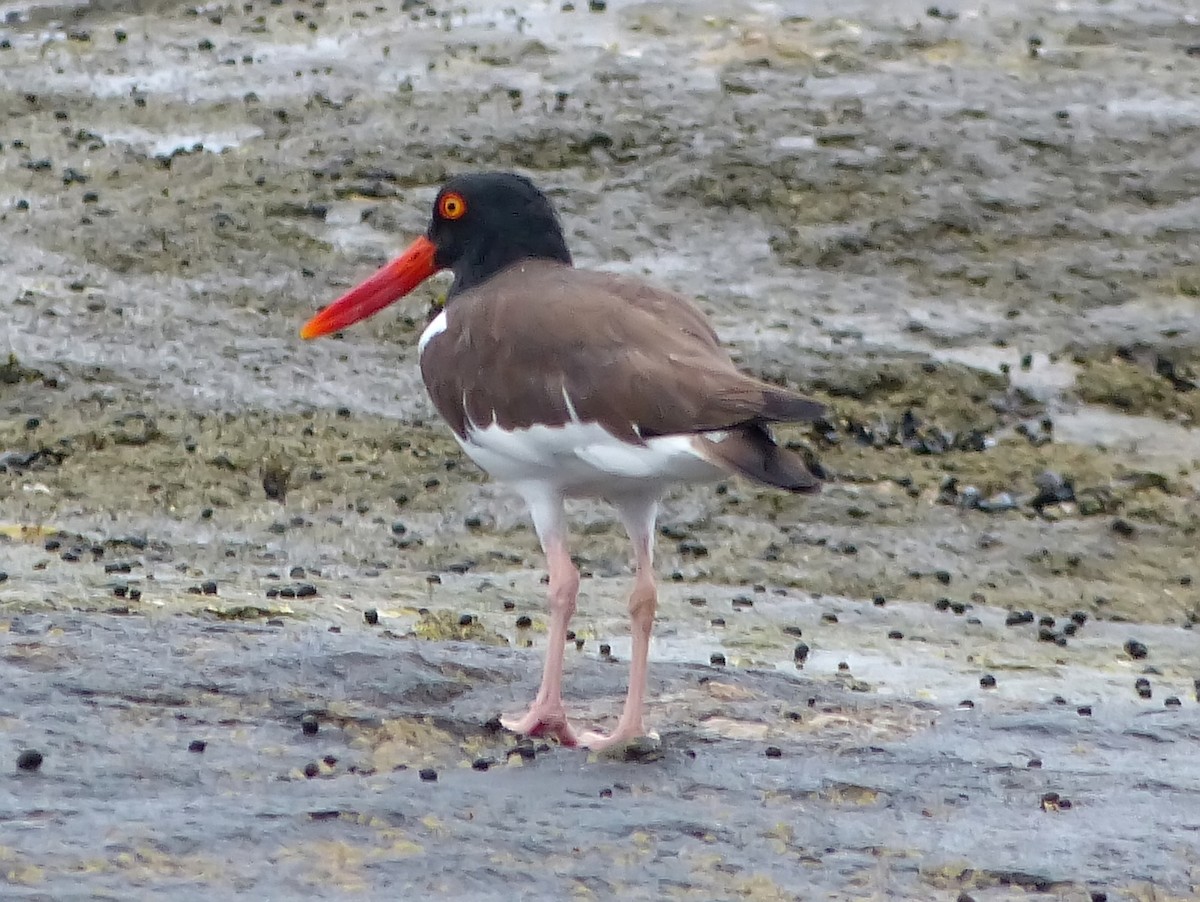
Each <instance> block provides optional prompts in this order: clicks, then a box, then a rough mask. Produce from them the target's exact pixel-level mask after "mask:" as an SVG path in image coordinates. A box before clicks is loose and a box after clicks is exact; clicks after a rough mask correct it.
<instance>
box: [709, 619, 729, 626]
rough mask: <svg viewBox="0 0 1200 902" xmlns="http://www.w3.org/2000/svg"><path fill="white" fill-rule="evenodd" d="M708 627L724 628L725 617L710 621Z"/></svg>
mask: <svg viewBox="0 0 1200 902" xmlns="http://www.w3.org/2000/svg"><path fill="white" fill-rule="evenodd" d="M708 625H709V626H724V625H725V618H724V617H714V618H713V619H712V620H710V621H708Z"/></svg>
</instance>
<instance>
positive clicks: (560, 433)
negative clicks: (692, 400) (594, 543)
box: [459, 423, 727, 497]
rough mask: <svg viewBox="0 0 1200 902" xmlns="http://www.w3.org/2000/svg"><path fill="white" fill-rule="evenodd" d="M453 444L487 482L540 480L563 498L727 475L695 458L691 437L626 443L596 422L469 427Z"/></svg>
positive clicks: (604, 494)
mask: <svg viewBox="0 0 1200 902" xmlns="http://www.w3.org/2000/svg"><path fill="white" fill-rule="evenodd" d="M459 444H460V445H462V448H463V451H465V452H466V454H467V456H468V457H470V458H471V460H473V461H475V463H476V464H478V465H479V467H480V468H481V469H483V470H484V471H485V472H487V473H488V475H489V476H491V477H492V478H493V479H497V480H500V481H501V482H528V481H531V480H534V481H538V482H546V483H550V484H552V485H554V486H556V487H557V488H559V489H560V490H561V491H562V492H563V493H564V494H567V495H593V496H598V497H605V496H608V495H614V494H627V493H629V492H630V491H639V490H647V489H651V488H652V487H653V488H656V489H658V490H661V489H662V488H663V487H665V486H666V485H668V484H670V483H673V482H708V481H712V480H716V479H720V478H722V477H723V476H725V475H727V474H726V473H725V471H724V470H723V469H721V468H720V467H718V466H716V465H715V464H713V463H711V462H710V461H708V460H707V459H706V458H705V457H703V456H702V455H701V453H700V452H699V451H698V450H697V448H696V446H695V443H694V442H693V440H692V438H691V436H687V435H668V436H661V437H658V438H651V439H647V440H646V443H645V444H644V445H631V444H629V443H627V442H623V441H620V440H619V439H617V438H615V437H614V436H613V435H612V434H611V433H609V432H607V431H605V430H604V429H603V428H602V427H601V426H599V425H597V424H596V423H568V424H566V425H564V426H531V427H530V428H528V429H514V430H511V431H508V430H504V429H501V428H499V427H498V426H496V425H494V424H493V425H490V426H487V427H484V428H482V429H480V428H477V427H474V426H469V427H468V431H467V437H466V439H459Z"/></svg>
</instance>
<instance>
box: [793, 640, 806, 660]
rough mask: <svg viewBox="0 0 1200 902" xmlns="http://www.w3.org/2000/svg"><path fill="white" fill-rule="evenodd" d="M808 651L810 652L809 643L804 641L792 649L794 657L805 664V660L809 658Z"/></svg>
mask: <svg viewBox="0 0 1200 902" xmlns="http://www.w3.org/2000/svg"><path fill="white" fill-rule="evenodd" d="M808 652H809V648H808V645H807V644H806V643H804V642H801V643H799V644H798V645H797V646H796V648H795V649H794V650H793V651H792V658H793V660H795V661H796V662H797V663H800V664H803V663H804V662H805V661H807V660H808Z"/></svg>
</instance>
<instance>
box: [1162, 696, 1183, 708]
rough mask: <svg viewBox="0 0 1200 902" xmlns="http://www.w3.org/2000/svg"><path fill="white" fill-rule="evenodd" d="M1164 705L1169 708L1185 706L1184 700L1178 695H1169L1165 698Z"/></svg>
mask: <svg viewBox="0 0 1200 902" xmlns="http://www.w3.org/2000/svg"><path fill="white" fill-rule="evenodd" d="M1163 706H1164V707H1167V708H1180V707H1182V706H1183V702H1181V701H1180V700H1179V696H1178V695H1168V696H1167V697H1166V698H1165V699H1163Z"/></svg>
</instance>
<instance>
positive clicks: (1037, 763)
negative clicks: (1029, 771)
mask: <svg viewBox="0 0 1200 902" xmlns="http://www.w3.org/2000/svg"><path fill="white" fill-rule="evenodd" d="M1025 766H1026V767H1031V768H1033V769H1034V770H1037V769H1038V768H1039V767H1041V766H1042V759H1041V758H1030V759H1029V760H1028V761H1027V762H1025Z"/></svg>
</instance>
